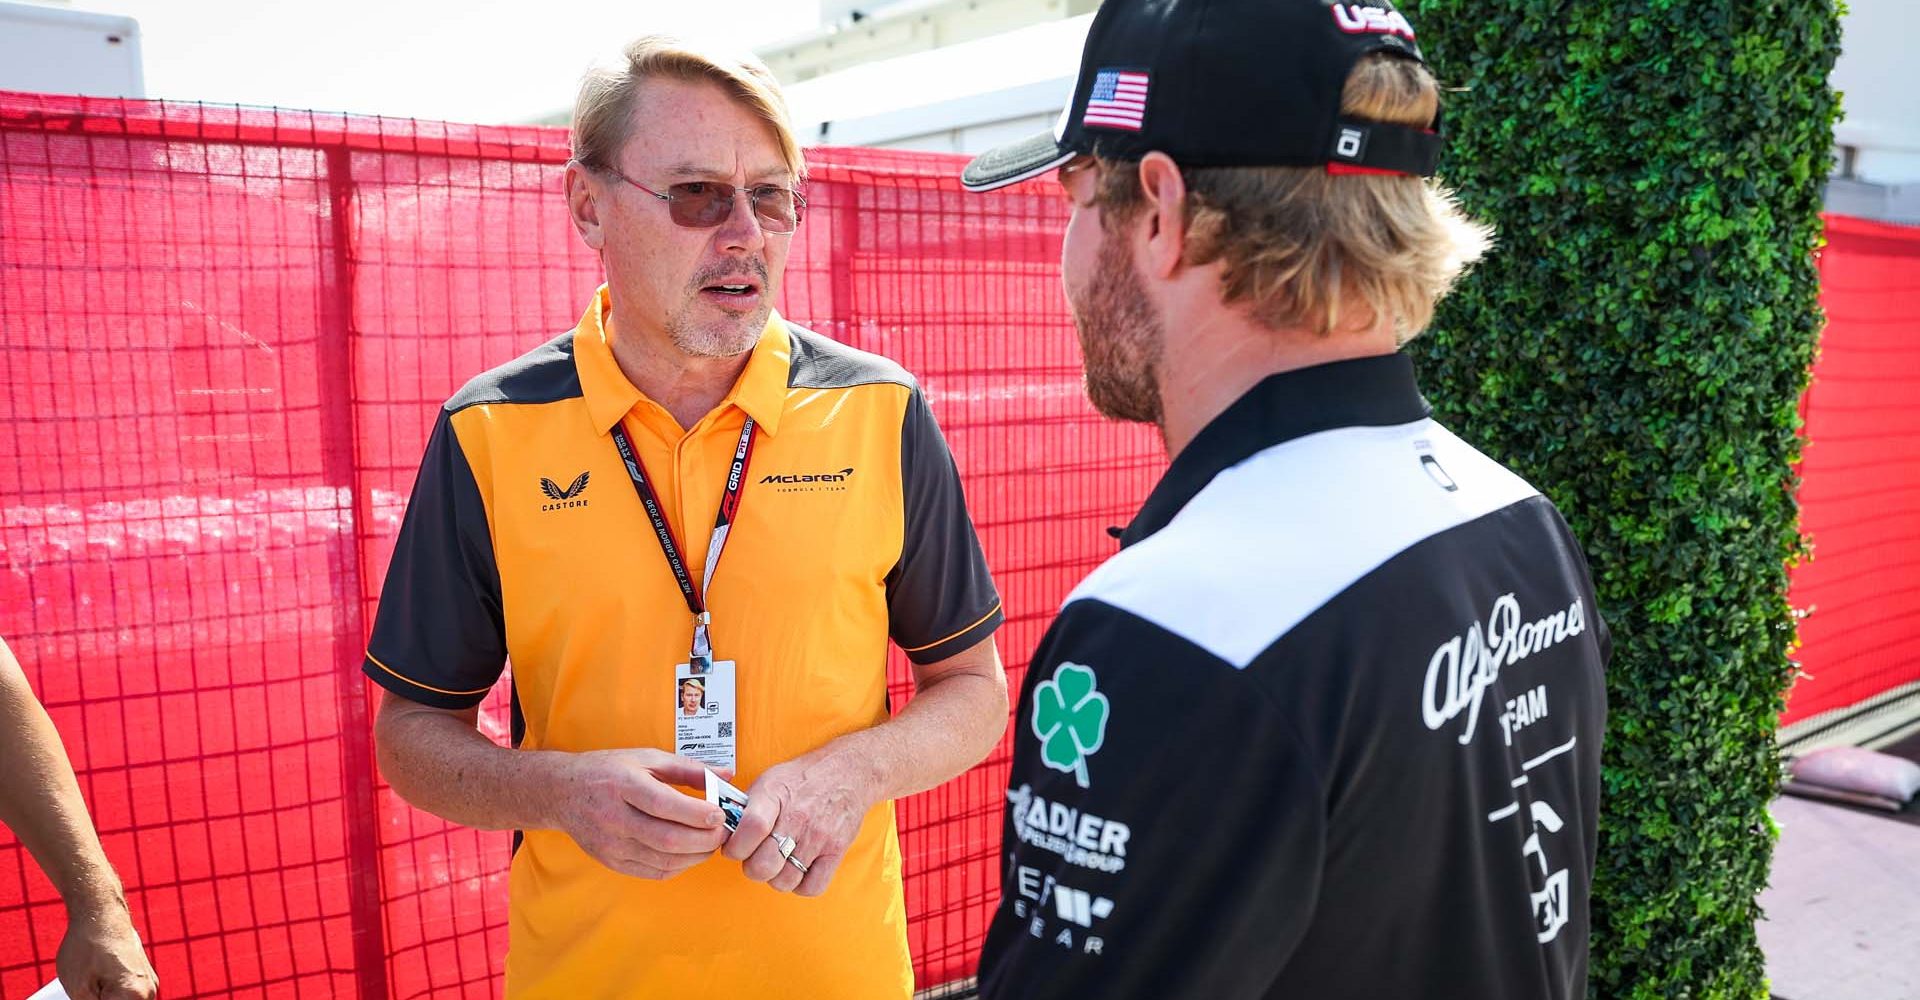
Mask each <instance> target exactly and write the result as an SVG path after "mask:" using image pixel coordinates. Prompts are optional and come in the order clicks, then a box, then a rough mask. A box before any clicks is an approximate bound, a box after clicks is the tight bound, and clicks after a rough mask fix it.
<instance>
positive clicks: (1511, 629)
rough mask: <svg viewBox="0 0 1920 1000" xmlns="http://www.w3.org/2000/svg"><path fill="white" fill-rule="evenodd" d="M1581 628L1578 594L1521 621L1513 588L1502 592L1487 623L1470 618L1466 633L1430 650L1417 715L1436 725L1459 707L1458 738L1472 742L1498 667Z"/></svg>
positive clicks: (1454, 716) (1583, 621) (1582, 618)
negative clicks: (1462, 719) (1462, 720)
mask: <svg viewBox="0 0 1920 1000" xmlns="http://www.w3.org/2000/svg"><path fill="white" fill-rule="evenodd" d="M1586 630H1587V609H1586V605H1585V604H1584V603H1582V602H1581V601H1579V600H1575V601H1574V602H1573V604H1572V605H1570V606H1568V607H1567V609H1566V610H1564V611H1555V612H1554V613H1553V614H1550V615H1548V616H1546V617H1545V618H1539V619H1536V620H1533V621H1522V620H1521V617H1520V602H1519V600H1517V599H1516V598H1515V597H1514V596H1513V595H1512V594H1505V595H1502V596H1501V597H1500V599H1499V600H1497V601H1494V602H1493V611H1492V612H1491V613H1489V614H1488V615H1487V621H1486V624H1484V625H1483V624H1481V623H1480V622H1474V623H1473V624H1472V625H1471V626H1469V627H1468V628H1467V631H1466V633H1465V634H1463V635H1456V636H1454V637H1453V638H1451V639H1448V640H1447V641H1446V642H1443V643H1441V644H1440V646H1439V648H1437V649H1435V650H1434V651H1433V658H1432V659H1430V660H1428V661H1427V681H1426V684H1425V686H1424V687H1423V689H1422V691H1421V699H1420V715H1421V718H1422V719H1423V720H1424V721H1425V722H1426V724H1427V728H1428V729H1434V730H1437V729H1439V728H1440V727H1441V726H1444V725H1446V724H1447V723H1449V722H1451V721H1453V720H1454V719H1457V718H1459V717H1460V716H1461V714H1463V713H1464V714H1465V715H1466V717H1467V725H1466V729H1464V730H1462V731H1461V733H1460V744H1461V745H1462V746H1465V745H1467V744H1468V743H1471V742H1473V734H1474V731H1475V729H1476V727H1477V726H1478V724H1479V721H1480V702H1481V701H1482V699H1484V698H1485V697H1486V694H1487V688H1489V687H1492V686H1493V682H1494V681H1496V680H1499V679H1500V671H1501V669H1502V668H1505V667H1510V666H1513V665H1514V664H1515V663H1518V662H1520V661H1521V660H1523V659H1525V658H1527V657H1529V656H1534V655H1537V654H1540V653H1544V652H1546V651H1547V650H1549V649H1552V648H1553V647H1555V646H1557V645H1559V644H1560V643H1562V642H1565V641H1566V640H1568V639H1571V638H1573V637H1574V636H1577V635H1579V634H1580V633H1582V632H1585V631H1586Z"/></svg>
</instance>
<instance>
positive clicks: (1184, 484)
mask: <svg viewBox="0 0 1920 1000" xmlns="http://www.w3.org/2000/svg"><path fill="white" fill-rule="evenodd" d="M1432 413H1433V409H1432V407H1429V406H1428V405H1427V401H1426V400H1425V399H1422V398H1421V396H1420V387H1419V386H1418V385H1417V384H1415V382H1414V378H1413V361H1412V359H1410V358H1408V357H1407V356H1406V355H1404V354H1388V355H1381V356H1377V357H1370V358H1356V359H1354V360H1351V361H1335V362H1333V363H1331V364H1324V365H1315V366H1313V367H1312V368H1301V369H1297V370H1295V371H1290V372H1281V373H1279V374H1277V375H1269V376H1267V377H1266V378H1264V379H1262V380H1261V381H1260V382H1259V384H1257V385H1255V386H1254V387H1253V388H1251V389H1249V390H1247V393H1246V395H1244V396H1241V397H1240V398H1239V399H1238V400H1236V401H1235V402H1234V404H1233V405H1232V406H1229V407H1227V408H1226V409H1225V410H1224V411H1222V412H1221V414H1220V415H1219V416H1217V417H1215V418H1213V420H1212V422H1210V423H1208V424H1207V426H1206V427H1204V428H1201V430H1200V433H1199V434H1197V435H1195V436H1194V439H1193V441H1192V442H1191V443H1189V444H1188V445H1187V447H1186V448H1185V449H1184V450H1182V451H1181V452H1180V455H1179V457H1177V458H1175V459H1174V460H1173V464H1171V465H1169V466H1168V467H1167V471H1166V474H1165V475H1163V476H1161V477H1160V482H1159V483H1158V484H1157V485H1155V486H1154V488H1153V492H1152V493H1150V494H1148V495H1147V500H1146V502H1145V503H1143V504H1141V505H1140V512H1139V513H1138V514H1135V515H1134V517H1133V521H1132V523H1130V524H1128V525H1127V529H1126V531H1124V532H1122V533H1121V535H1120V545H1121V547H1123V548H1124V547H1126V546H1128V545H1132V544H1134V543H1135V542H1138V541H1140V540H1142V539H1144V538H1146V537H1147V536H1149V535H1152V534H1153V533H1154V532H1156V531H1159V530H1160V529H1161V528H1164V527H1166V525H1167V522H1169V521H1171V520H1173V518H1174V515H1176V514H1178V513H1180V510H1181V509H1182V508H1184V507H1185V506H1186V505H1187V503H1188V501H1191V500H1192V499H1193V498H1194V496H1195V495H1196V494H1198V493H1199V492H1200V491H1201V490H1202V489H1205V488H1206V485H1207V484H1208V483H1210V482H1212V481H1213V477H1214V476H1216V475H1219V474H1220V473H1221V472H1223V471H1225V470H1227V469H1229V468H1232V467H1233V466H1235V465H1238V464H1240V463H1241V462H1244V461H1246V460H1247V459H1249V458H1251V457H1253V456H1254V455H1255V454H1257V453H1259V452H1261V451H1265V450H1266V449H1268V448H1271V447H1273V446H1274V445H1277V444H1281V443H1283V442H1286V441H1291V440H1293V439H1295V438H1300V437H1305V436H1307V435H1308V434H1317V433H1319V432H1321V431H1328V430H1333V429H1335V428H1339V427H1391V426H1393V425H1395V424H1405V423H1411V422H1413V421H1415V420H1421V419H1424V418H1426V417H1428V416H1430V415H1431V414H1432Z"/></svg>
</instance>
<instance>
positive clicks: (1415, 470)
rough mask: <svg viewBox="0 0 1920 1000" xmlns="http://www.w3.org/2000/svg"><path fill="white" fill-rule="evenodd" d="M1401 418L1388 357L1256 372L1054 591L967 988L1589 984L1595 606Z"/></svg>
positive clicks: (1451, 451) (1574, 567)
mask: <svg viewBox="0 0 1920 1000" xmlns="http://www.w3.org/2000/svg"><path fill="white" fill-rule="evenodd" d="M1430 413H1431V411H1430V410H1429V408H1428V407H1427V405H1426V403H1425V401H1424V400H1422V399H1421V397H1420V393H1419V390H1418V388H1417V387H1416V386H1415V384H1414V377H1413V366H1412V363H1411V362H1410V361H1409V360H1408V359H1407V358H1405V357H1404V356H1400V355H1393V356H1387V357H1377V358H1366V359H1361V360H1355V361H1344V362H1339V363H1335V364H1329V365H1322V366H1319V367H1315V368H1309V369H1304V370H1300V371H1295V372H1288V373H1284V374H1280V375H1275V376H1272V377H1270V378H1268V379H1266V380H1265V381H1263V382H1261V383H1260V384H1259V385H1258V386H1256V387H1255V388H1254V389H1253V390H1251V391H1250V392H1248V393H1247V395H1246V396H1244V397H1242V398H1241V399H1240V400H1239V401H1238V402H1236V403H1235V404H1234V405H1233V406H1232V407H1230V408H1229V409H1228V410H1227V411H1226V412H1224V413H1223V414H1221V415H1220V416H1219V417H1218V418H1217V419H1216V420H1214V421H1213V422H1212V423H1211V424H1209V425H1208V426H1207V428H1206V429H1205V430H1204V431H1202V432H1201V433H1200V435H1199V436H1198V437H1197V438H1195V440H1194V441H1193V443H1192V444H1191V445H1190V446H1189V447H1188V448H1186V449H1185V450H1184V451H1182V452H1181V454H1180V455H1179V456H1178V457H1177V458H1176V459H1175V461H1174V462H1173V464H1172V465H1171V467H1170V468H1169V469H1168V470H1167V473H1166V476H1165V478H1163V479H1162V480H1161V482H1160V483H1159V485H1158V486H1156V487H1155V489H1154V491H1153V493H1152V495H1151V496H1149V497H1148V499H1147V501H1146V503H1145V505H1144V506H1143V507H1142V508H1141V510H1140V512H1139V514H1138V515H1137V516H1136V517H1135V518H1134V520H1133V523H1132V524H1131V525H1129V526H1128V528H1127V529H1126V531H1125V533H1124V534H1123V535H1122V538H1121V543H1122V550H1121V552H1120V553H1119V554H1118V555H1116V556H1114V557H1113V558H1112V559H1110V560H1109V561H1107V562H1106V563H1105V564H1104V565H1102V566H1101V567H1100V568H1099V569H1098V570H1096V571H1094V573H1093V574H1092V575H1090V576H1088V577H1087V579H1086V580H1085V581H1084V582H1083V583H1081V585H1080V586H1079V587H1078V588H1077V589H1076V590H1074V592H1073V593H1072V594H1071V595H1069V596H1068V598H1067V600H1066V602H1065V605H1064V606H1063V608H1062V609H1061V612H1060V615H1059V617H1058V619H1057V620H1056V621H1055V622H1054V624H1053V626H1052V628H1051V629H1050V630H1049V631H1048V632H1047V635H1046V637H1045V638H1044V639H1043V640H1042V642H1041V645H1040V648H1039V650H1038V652H1037V653H1036V654H1035V656H1034V658H1033V661H1032V666H1031V667H1030V668H1029V670H1028V673H1027V677H1026V682H1025V684H1024V685H1023V687H1022V689H1021V693H1020V702H1019V706H1018V709H1017V712H1016V715H1015V718H1014V729H1015V736H1016V743H1015V750H1014V761H1013V770H1012V774H1011V777H1010V779H1009V783H1008V789H1007V811H1006V820H1005V823H1004V838H1005V841H1004V848H1003V852H1002V853H1003V860H1004V862H1005V869H1004V872H1003V879H1004V881H1003V883H1002V887H1001V892H1002V898H1001V902H1000V909H999V911H998V913H997V914H996V915H995V917H994V920H993V923H992V925H991V926H990V928H989V931H988V935H987V941H986V947H985V950H984V952H983V953H982V957H981V963H980V981H981V989H982V994H983V995H984V996H986V997H989V998H994V1000H1000V998H1029V997H1031V998H1049V997H1099V998H1109V1000H1112V998H1125V997H1142V998H1146V997H1151V998H1157V1000H1159V998H1175V997H1194V998H1200V997H1205V998H1209V1000H1231V998H1240V997H1271V998H1307V1000H1333V998H1344V997H1352V998H1368V1000H1376V998H1395V1000H1404V998H1419V997H1436V998H1438V997H1460V998H1473V1000H1560V998H1577V997H1583V996H1584V995H1585V988H1586V974H1587V968H1586V964H1587V899H1588V890H1589V885H1590V880H1591V875H1592V871H1593V863H1594V849H1595V823H1596V817H1597V814H1598V808H1599V784H1600V741H1601V736H1602V732H1603V730H1604V728H1605V718H1606V693H1605V690H1604V687H1603V672H1604V670H1605V666H1606V663H1607V659H1608V657H1609V655H1610V641H1609V639H1608V637H1607V629H1606V626H1605V624H1604V623H1603V622H1602V621H1601V619H1600V616H1599V614H1598V612H1597V611H1596V609H1595V607H1594V596H1593V585H1592V581H1591V578H1590V573H1589V570H1588V568H1587V565H1586V561H1585V557H1584V556H1583V555H1582V554H1581V552H1580V549H1579V547H1578V545H1577V544H1576V543H1575V541H1574V539H1573V537H1572V535H1571V533H1570V532H1569V531H1568V529H1567V526H1566V524H1565V522H1564V521H1562V520H1561V517H1560V514H1559V512H1558V511H1556V510H1555V509H1554V507H1553V505H1552V504H1551V503H1549V502H1548V501H1547V500H1546V498H1544V497H1542V496H1541V495H1540V493H1539V492H1538V491H1537V490H1535V489H1534V488H1533V487H1531V486H1529V485H1527V483H1526V482H1524V481H1523V480H1521V479H1520V478H1519V477H1518V476H1516V475H1514V474H1513V473H1512V472H1509V471H1508V470H1507V469H1505V468H1504V467H1502V466H1501V465H1499V464H1498V463H1496V462H1494V461H1493V460H1491V459H1489V458H1487V457H1486V456H1485V455H1482V454H1480V453H1479V452H1478V451H1476V450H1475V449H1474V448H1473V447H1471V446H1470V445H1468V444H1466V443H1465V442H1463V441H1461V440H1460V439H1459V438H1457V437H1455V436H1454V435H1453V434H1452V433H1450V432H1448V431H1447V430H1446V428H1444V427H1441V426H1440V425H1439V424H1438V423H1435V422H1434V421H1433V420H1432V419H1431V416H1430Z"/></svg>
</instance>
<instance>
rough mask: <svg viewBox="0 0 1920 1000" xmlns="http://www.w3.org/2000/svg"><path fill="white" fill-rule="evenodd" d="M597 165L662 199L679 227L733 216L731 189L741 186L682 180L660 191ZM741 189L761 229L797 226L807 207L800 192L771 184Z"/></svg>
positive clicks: (774, 231)
mask: <svg viewBox="0 0 1920 1000" xmlns="http://www.w3.org/2000/svg"><path fill="white" fill-rule="evenodd" d="M600 169H601V170H604V171H606V172H607V173H610V174H612V175H613V176H615V177H618V178H620V179H621V180H623V181H626V182H627V183H628V184H631V185H633V186H634V187H637V188H639V189H640V190H642V191H645V192H646V193H648V194H650V195H653V196H654V197H655V198H658V199H660V200H661V201H664V202H666V203H667V216H668V217H669V218H671V219H672V220H673V224H674V225H676V226H680V227H681V228H683V229H712V228H714V227H715V226H718V225H720V224H721V223H723V222H726V221H727V219H729V218H731V217H732V216H733V206H734V197H733V196H734V193H735V192H737V191H740V190H741V189H740V188H737V187H734V186H733V185H731V184H725V183H722V182H720V181H683V182H681V183H679V184H670V185H668V186H667V192H666V193H665V194H661V193H660V192H658V191H655V190H654V189H652V188H650V187H648V186H646V185H645V184H642V183H640V182H639V181H636V180H634V179H633V178H631V177H628V176H627V175H626V174H623V173H621V172H620V171H618V170H615V169H613V168H612V167H601V168H600ZM745 190H746V193H747V204H749V205H751V206H753V216H754V218H755V219H756V220H758V221H759V223H760V228H761V230H762V231H764V232H766V233H769V234H771V235H774V236H781V235H785V234H787V233H791V232H793V231H794V230H795V229H798V228H800V216H801V214H802V213H804V212H805V211H806V208H807V200H806V199H805V198H802V197H801V196H800V192H798V191H795V190H793V189H792V188H783V187H780V186H778V185H775V184H758V185H755V186H753V187H750V188H747V189H745Z"/></svg>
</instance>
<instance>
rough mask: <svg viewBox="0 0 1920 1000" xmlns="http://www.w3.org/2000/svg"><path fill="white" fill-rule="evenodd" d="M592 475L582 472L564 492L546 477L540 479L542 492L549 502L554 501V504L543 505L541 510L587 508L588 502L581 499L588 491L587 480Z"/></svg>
mask: <svg viewBox="0 0 1920 1000" xmlns="http://www.w3.org/2000/svg"><path fill="white" fill-rule="evenodd" d="M591 475H592V473H588V472H582V473H581V474H579V475H578V476H575V477H574V479H573V483H572V485H570V486H568V487H567V488H566V489H564V490H563V489H561V488H560V486H559V484H557V483H555V482H554V481H553V480H551V479H548V478H547V477H545V476H542V477H540V492H541V493H542V494H544V495H545V496H546V498H547V499H548V500H551V501H553V502H552V503H548V504H541V505H540V509H541V510H560V509H563V508H566V507H585V506H586V505H587V502H586V501H585V500H582V499H580V494H582V493H585V492H586V491H587V479H588V478H589V477H590V476H591Z"/></svg>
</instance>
